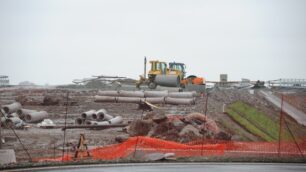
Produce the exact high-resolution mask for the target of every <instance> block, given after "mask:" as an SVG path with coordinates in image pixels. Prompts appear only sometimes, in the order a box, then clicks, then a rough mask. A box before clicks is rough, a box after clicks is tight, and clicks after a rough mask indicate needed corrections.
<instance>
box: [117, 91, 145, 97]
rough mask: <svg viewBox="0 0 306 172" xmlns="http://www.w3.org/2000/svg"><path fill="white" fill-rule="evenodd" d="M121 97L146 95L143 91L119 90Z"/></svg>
mask: <svg viewBox="0 0 306 172" xmlns="http://www.w3.org/2000/svg"><path fill="white" fill-rule="evenodd" d="M119 97H144V92H143V91H124V90H122V91H119Z"/></svg>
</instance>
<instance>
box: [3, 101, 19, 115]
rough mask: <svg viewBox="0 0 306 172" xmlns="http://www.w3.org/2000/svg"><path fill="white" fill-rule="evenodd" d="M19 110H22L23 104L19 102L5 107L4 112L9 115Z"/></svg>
mask: <svg viewBox="0 0 306 172" xmlns="http://www.w3.org/2000/svg"><path fill="white" fill-rule="evenodd" d="M19 109H21V104H20V103H18V102H15V103H12V104H9V105H4V106H3V110H4V112H5V113H7V114H11V113H14V112H16V111H17V110H19Z"/></svg>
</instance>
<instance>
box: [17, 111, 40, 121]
mask: <svg viewBox="0 0 306 172" xmlns="http://www.w3.org/2000/svg"><path fill="white" fill-rule="evenodd" d="M30 112H37V111H36V110H31V109H19V110H17V112H16V113H17V114H18V116H19V118H20V119H24V118H25V116H26V114H28V113H30Z"/></svg>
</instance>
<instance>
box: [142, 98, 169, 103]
mask: <svg viewBox="0 0 306 172" xmlns="http://www.w3.org/2000/svg"><path fill="white" fill-rule="evenodd" d="M144 100H145V101H147V102H149V103H153V104H164V103H165V97H150V98H145V99H144Z"/></svg>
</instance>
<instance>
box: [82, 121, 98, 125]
mask: <svg viewBox="0 0 306 172" xmlns="http://www.w3.org/2000/svg"><path fill="white" fill-rule="evenodd" d="M97 123H98V121H89V120H86V121H85V124H86V125H96V124H97Z"/></svg>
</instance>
